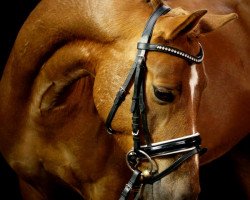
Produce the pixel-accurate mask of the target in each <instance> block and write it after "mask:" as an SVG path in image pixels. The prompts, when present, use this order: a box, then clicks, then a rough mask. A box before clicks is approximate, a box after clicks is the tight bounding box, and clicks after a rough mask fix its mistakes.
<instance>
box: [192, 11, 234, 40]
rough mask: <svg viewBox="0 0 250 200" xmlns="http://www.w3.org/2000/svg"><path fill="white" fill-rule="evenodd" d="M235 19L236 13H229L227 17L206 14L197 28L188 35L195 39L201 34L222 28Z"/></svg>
mask: <svg viewBox="0 0 250 200" xmlns="http://www.w3.org/2000/svg"><path fill="white" fill-rule="evenodd" d="M237 17H238V15H237V14H236V13H230V14H227V15H215V14H207V15H206V16H204V17H203V18H202V19H201V20H200V21H199V23H198V24H197V26H196V27H195V28H194V29H193V30H192V31H191V32H190V33H191V34H192V35H194V36H196V37H197V36H199V35H201V34H205V33H209V32H211V31H213V30H216V29H218V28H220V27H222V26H224V25H225V24H226V23H228V22H230V21H232V20H234V19H236V18H237Z"/></svg>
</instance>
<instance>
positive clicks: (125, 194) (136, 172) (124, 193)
mask: <svg viewBox="0 0 250 200" xmlns="http://www.w3.org/2000/svg"><path fill="white" fill-rule="evenodd" d="M140 175H141V172H140V171H139V170H134V172H133V175H132V176H131V178H130V180H129V182H128V183H127V184H126V185H125V187H124V189H123V191H122V193H121V196H120V198H119V200H127V199H128V198H129V194H130V192H131V190H132V189H133V188H134V186H135V185H136V183H137V181H138V179H139V177H140Z"/></svg>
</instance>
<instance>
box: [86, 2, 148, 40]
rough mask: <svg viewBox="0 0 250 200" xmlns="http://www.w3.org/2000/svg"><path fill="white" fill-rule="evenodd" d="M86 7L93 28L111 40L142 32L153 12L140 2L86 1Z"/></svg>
mask: <svg viewBox="0 0 250 200" xmlns="http://www.w3.org/2000/svg"><path fill="white" fill-rule="evenodd" d="M85 7H86V10H87V13H88V17H89V18H90V19H91V25H92V27H93V26H94V27H95V28H96V30H99V31H100V32H102V33H104V35H106V36H107V39H111V40H113V39H114V38H117V37H119V38H120V37H123V36H125V37H128V36H129V35H130V36H131V35H132V36H133V35H135V34H138V33H139V32H141V29H142V28H143V23H142V22H146V20H147V18H148V16H149V15H150V14H151V12H152V8H151V7H150V6H149V5H148V4H146V3H145V4H143V3H142V2H139V1H121V2H119V3H117V2H116V1H113V0H112V1H110V0H105V1H86V2H85ZM107 13H108V15H107ZM137 30H139V31H137Z"/></svg>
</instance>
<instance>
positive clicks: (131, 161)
mask: <svg viewBox="0 0 250 200" xmlns="http://www.w3.org/2000/svg"><path fill="white" fill-rule="evenodd" d="M170 10H171V9H170V8H169V7H166V6H164V5H162V6H160V7H158V9H156V10H155V11H154V13H153V14H152V15H151V16H150V18H149V20H148V21H147V24H146V26H145V29H144V31H143V33H142V37H141V39H140V41H139V42H138V44H137V49H138V51H137V55H136V58H135V61H134V63H133V65H132V68H131V70H130V72H129V74H128V76H127V78H126V80H125V82H124V83H123V85H122V87H121V88H120V90H119V91H118V93H117V95H116V98H115V100H114V104H113V106H112V108H111V110H110V112H109V115H108V117H107V120H106V128H107V131H108V133H110V134H113V133H115V132H114V131H113V129H112V128H111V122H112V120H113V118H114V116H115V113H116V111H117V109H118V108H119V106H120V105H121V103H122V102H123V101H124V100H125V96H126V94H127V90H128V87H129V85H130V84H131V83H132V81H134V94H133V97H132V105H131V112H132V136H133V142H134V146H133V149H132V150H131V151H129V152H128V153H127V157H126V161H127V165H128V167H129V168H130V169H131V170H132V172H133V175H132V176H131V178H130V180H129V182H128V183H127V184H126V185H125V188H124V190H123V191H122V194H121V197H120V200H125V199H128V196H129V194H130V192H131V190H132V189H133V190H136V189H138V188H141V186H142V185H144V184H153V183H154V182H156V181H158V180H160V179H161V178H163V177H165V176H166V175H168V174H170V173H171V172H173V171H174V170H175V169H177V168H178V167H179V166H180V165H181V164H182V163H183V162H184V161H186V160H187V159H189V158H190V157H192V156H193V155H195V154H202V153H204V152H205V151H206V149H204V148H201V146H200V144H201V138H200V135H199V133H196V134H191V135H188V136H185V137H180V138H176V139H172V140H167V141H163V142H158V143H152V142H151V137H150V133H149V129H148V125H147V116H146V106H145V103H144V82H145V76H144V73H145V69H146V54H147V52H148V51H157V52H163V53H167V54H171V55H173V56H177V57H180V58H182V59H185V60H186V61H188V62H189V63H190V64H192V63H201V62H202V60H203V50H202V47H201V45H200V52H199V54H198V55H197V56H192V55H190V54H187V53H185V52H183V51H181V50H179V49H176V48H173V47H170V46H165V45H161V44H150V40H151V36H152V32H153V28H154V25H155V23H156V21H157V19H158V18H159V17H160V16H162V15H164V14H166V13H168V12H169V11H170ZM140 127H142V129H143V136H144V139H145V142H146V145H141V141H140V135H139V130H140ZM179 153H183V154H182V155H181V156H180V157H179V158H178V159H177V160H176V161H175V162H174V163H173V164H172V165H171V166H169V167H168V168H166V169H165V170H164V171H162V172H161V173H158V172H157V171H155V170H154V168H155V166H156V164H155V162H154V161H153V159H152V158H154V157H163V156H169V155H174V154H179ZM142 160H147V161H148V162H149V164H150V170H149V171H148V173H147V174H145V173H144V174H143V173H142V172H141V171H140V170H139V169H138V165H139V164H140V162H141V161H142ZM138 191H139V190H137V193H136V196H135V199H138V198H139V196H140V192H138Z"/></svg>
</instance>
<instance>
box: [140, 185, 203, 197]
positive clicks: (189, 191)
mask: <svg viewBox="0 0 250 200" xmlns="http://www.w3.org/2000/svg"><path fill="white" fill-rule="evenodd" d="M198 195H199V188H197V189H196V190H194V188H192V187H191V186H190V185H186V183H185V180H181V181H178V183H171V184H170V185H167V184H166V183H164V182H161V181H158V182H156V183H154V184H153V185H145V187H144V188H143V193H142V199H143V200H149V199H150V200H167V199H171V200H196V199H198Z"/></svg>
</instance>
